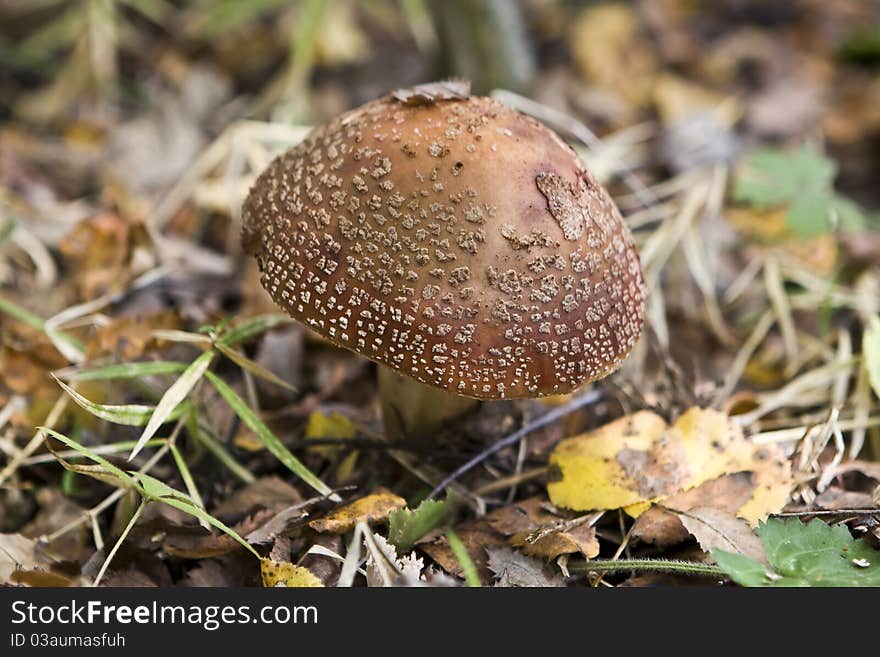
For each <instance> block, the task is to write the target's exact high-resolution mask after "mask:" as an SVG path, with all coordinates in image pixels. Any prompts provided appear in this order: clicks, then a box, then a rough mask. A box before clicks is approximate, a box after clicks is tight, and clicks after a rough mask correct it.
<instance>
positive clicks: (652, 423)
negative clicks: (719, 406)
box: [547, 407, 792, 524]
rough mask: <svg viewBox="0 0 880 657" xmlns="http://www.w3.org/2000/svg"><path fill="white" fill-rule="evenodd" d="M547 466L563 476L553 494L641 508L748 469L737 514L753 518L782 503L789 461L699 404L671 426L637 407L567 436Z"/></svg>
mask: <svg viewBox="0 0 880 657" xmlns="http://www.w3.org/2000/svg"><path fill="white" fill-rule="evenodd" d="M550 465H551V468H556V469H558V471H559V472H560V475H561V476H560V477H559V479H558V480H556V481H552V482H550V483H549V484H548V485H547V491H548V493H549V495H550V500H551V501H552V502H553V503H554V504H555V505H557V506H559V507H563V508H568V509H574V510H576V511H587V510H598V509H617V508H621V507H623V508H627V507H632V506H633V505H641V508H640V509H639V510H643V508H644V503H645V502H656V501H659V500H662V499H664V498H666V497H668V496H670V495H672V494H675V493H678V492H682V491H687V490H690V489H692V488H694V487H696V486H699V485H700V484H702V483H703V482H706V481H709V480H712V479H716V478H718V477H720V476H722V475H725V474H730V473H733V472H742V471H750V472H752V473H753V476H754V484H755V492H754V493H753V496H752V498H751V499H750V500H748V501H747V502H746V503H745V504H744V505H743V506H742V507H741V508H740V509H739V510H738V511H737V515H738V516H740V517H743V518H745V519H746V520H748V521H749V522H750V523H752V524H754V523H756V522H757V521H758V520H760V519H761V518H762V517H764V516H766V514H767V513H769V512H770V511H772V510H776V511H778V510H779V508H781V506H782V505H783V504H784V503H785V500H786V499H787V498H788V494H789V491H790V490H791V485H792V483H791V474H790V465H789V463H788V462H787V461H786V460H785V459H784V457H783V455H782V453H781V452H780V451H779V449H778V448H776V447H775V446H769V445H768V446H757V445H754V444H752V443H750V442H749V441H747V440H746V439H745V437H744V436H743V433H742V429H741V428H740V427H739V425H738V424H736V423H734V422H731V421H730V419H729V418H728V417H727V416H726V415H724V414H723V413H720V412H718V411H715V410H711V409H701V408H696V407H695V408H691V409H690V410H688V411H687V412H686V413H684V414H683V415H682V416H681V417H680V418H678V420H677V421H676V422H675V424H673V425H672V426H668V425H667V424H666V422H665V421H664V420H663V418H661V417H660V416H659V415H657V414H655V413H652V412H650V411H639V412H637V413H634V414H632V415H628V416H625V417H623V418H620V419H619V420H616V421H614V422H612V423H610V424H607V425H605V426H603V427H600V428H599V429H597V430H595V431H593V432H591V433H588V434H583V435H581V436H576V437H574V438H569V439H567V440H564V441H562V442H561V443H560V444H559V445H558V446H557V447H556V449H555V450H554V451H553V454H552V455H551V457H550ZM777 506H778V507H779V508H776V507H777ZM630 511H632V512H633V515H638V514H637V513H636V512H635V511H633V510H632V509H630Z"/></svg>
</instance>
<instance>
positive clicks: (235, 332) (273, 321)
mask: <svg viewBox="0 0 880 657" xmlns="http://www.w3.org/2000/svg"><path fill="white" fill-rule="evenodd" d="M291 321H292V320H291V318H290V317H288V316H287V315H281V314H271V315H257V316H256V317H252V318H251V319H249V320H247V321H245V322H244V323H242V324H240V325H239V326H236V327H235V328H233V329H230V330H228V331H226V332H225V333H223V334H222V335H221V336H220V338H219V339H218V340H217V341H218V342H222V343H223V344H224V345H226V346H230V345H234V344H238V343H239V342H246V341H247V340H250V339H251V338H252V337H254V336H255V335H259V334H260V333H265V332H266V331H268V330H269V329H271V328H274V327H275V326H278V325H280V324H287V323H289V322H291Z"/></svg>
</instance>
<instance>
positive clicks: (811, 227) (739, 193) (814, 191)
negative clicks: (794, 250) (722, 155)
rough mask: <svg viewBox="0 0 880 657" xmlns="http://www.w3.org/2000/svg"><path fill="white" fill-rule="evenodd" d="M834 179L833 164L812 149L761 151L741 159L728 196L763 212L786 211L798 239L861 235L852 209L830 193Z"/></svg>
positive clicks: (862, 221)
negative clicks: (837, 233)
mask: <svg viewBox="0 0 880 657" xmlns="http://www.w3.org/2000/svg"><path fill="white" fill-rule="evenodd" d="M836 175H837V164H836V163H835V162H834V161H833V160H830V159H828V158H827V157H825V156H824V155H822V154H821V153H819V152H818V151H816V150H815V149H813V148H810V147H807V146H804V147H802V148H800V149H798V150H796V151H791V152H788V151H782V150H774V149H763V150H759V151H756V152H754V153H752V154H751V155H750V156H749V157H748V158H747V159H746V161H745V166H744V168H743V170H742V171H741V172H740V173H739V174H738V175H737V177H736V180H735V183H734V186H733V193H732V196H733V199H734V200H735V201H739V202H743V203H749V204H750V205H753V206H755V207H758V208H763V209H769V208H775V207H784V206H788V213H787V214H786V223H787V224H788V226H789V228H790V229H791V230H792V232H793V233H794V234H795V235H797V236H798V237H801V238H808V237H812V236H814V235H821V234H824V233H828V232H830V231H831V229H832V227H834V228H840V229H841V230H847V231H852V230H862V229H864V227H865V225H866V222H867V220H866V218H865V215H864V213H863V212H862V209H861V208H860V207H859V206H858V205H857V204H856V203H853V202H852V201H850V200H849V199H847V198H844V197H843V196H840V195H839V194H836V193H835V192H834V186H833V182H834V177H835V176H836ZM832 217H834V218H835V219H836V222H835V223H834V224H832Z"/></svg>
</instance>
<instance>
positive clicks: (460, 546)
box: [446, 529, 483, 588]
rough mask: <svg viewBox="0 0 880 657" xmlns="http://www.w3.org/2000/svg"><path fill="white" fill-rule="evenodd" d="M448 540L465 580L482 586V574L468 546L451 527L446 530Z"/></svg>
mask: <svg viewBox="0 0 880 657" xmlns="http://www.w3.org/2000/svg"><path fill="white" fill-rule="evenodd" d="M446 540H447V541H449V548H450V549H451V550H452V553H453V554H454V555H455V558H456V559H458V563H459V564H460V565H461V570H462V573H463V574H464V581H465V582H467V585H468V586H473V587H475V588H479V587H481V586H482V585H483V584H482V582H480V576H479V575H478V574H477V567H476V566H475V565H474V562H473V560H472V559H471V555H469V554H468V551H467V548H466V547H465V546H464V543H462V542H461V539H460V538H459V537H458V534H456V533H455V532H454V531H452V530H451V529H450V530H449V531H447V532H446Z"/></svg>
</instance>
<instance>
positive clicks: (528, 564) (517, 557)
mask: <svg viewBox="0 0 880 657" xmlns="http://www.w3.org/2000/svg"><path fill="white" fill-rule="evenodd" d="M488 552H489V561H488V567H489V570H490V571H492V573H493V575H494V577H493V579H495V580H496V582H495V586H504V587H509V586H513V587H530V588H534V587H540V588H547V587H555V586H564V585H565V581H564V580H563V579H562V577H561V576H560V575H559V573H558V572H557V573H554V574H552V575H548V574H547V572H546V570H547V569H546V568H545V567H544V564H543V563H542V562H541V561H539V560H537V559H533V558H531V557H527V556H525V555H524V554H522V553H520V552H517V551H516V550H512V549H511V548H509V547H500V548H489V549H488Z"/></svg>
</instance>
